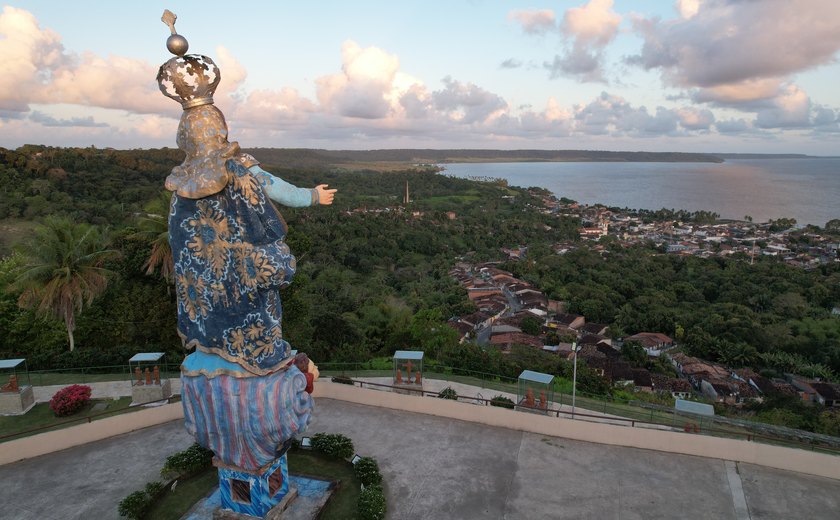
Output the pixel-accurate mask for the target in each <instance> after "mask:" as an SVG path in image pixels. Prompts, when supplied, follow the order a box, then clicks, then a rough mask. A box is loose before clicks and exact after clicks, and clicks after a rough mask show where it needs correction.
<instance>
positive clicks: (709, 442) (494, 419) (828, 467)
mask: <svg viewBox="0 0 840 520" xmlns="http://www.w3.org/2000/svg"><path fill="white" fill-rule="evenodd" d="M313 395H314V397H316V398H319V397H324V398H329V399H336V400H338V401H347V402H351V403H357V404H363V405H368V406H378V407H381V408H389V409H392V410H402V411H406V412H415V413H422V414H427V415H435V416H438V417H447V418H451V419H458V420H461V421H469V422H475V423H480V424H486V425H488V426H497V427H501V428H509V429H513V430H520V431H525V432H530V433H536V434H541V435H548V436H552V437H563V438H567V439H574V440H579V441H585V442H595V443H599V444H609V445H613V446H625V447H631V448H641V449H646V450H656V451H663V452H667V453H679V454H683V455H695V456H698V457H706V458H713V459H721V460H731V461H737V462H745V463H748V464H756V465H759V466H767V467H771V468H777V469H782V470H788V471H797V472H799V473H805V474H810V475H817V476H820V477H827V478H831V479H836V480H840V458H838V457H837V456H834V455H826V454H820V453H815V452H810V451H806V450H800V449H794V448H785V447H780V446H772V445H769V444H762V443H758V442H748V441H741V440H734V439H722V438H718V437H710V436H708V435H696V434H689V433H679V432H669V431H662V430H655V429H649V428H630V427H627V426H615V425H611V424H603V423H594V422H585V421H576V420H571V419H562V418H556V417H548V416H542V415H537V414H531V413H521V412H516V411H514V410H508V409H505V408H498V407H494V406H476V405H473V404H467V403H459V402H457V401H451V400H448V399H433V398H429V397H418V396H409V395H401V394H396V393H393V392H383V391H380V390H370V389H367V388H358V387H355V386H350V385H343V384H339V383H332V382H329V381H324V380H321V381H318V382H317V383H315V393H314V394H313ZM183 416H184V413H183V408H182V407H181V403H173V404H168V405H164V406H159V407H156V408H148V409H146V410H141V411H138V412H133V413H128V414H123V415H117V416H114V417H109V418H106V419H101V420H98V421H94V422H92V423H85V424H80V425H79V426H73V427H70V428H65V429H63V430H58V431H53V432H46V433H41V434H38V435H33V436H31V437H26V438H23V439H18V440H13V441H8V442H4V443H0V464H8V463H10V462H15V461H18V460H22V459H27V458H30V457H37V456H39V455H44V454H47V453H51V452H53V451H59V450H63V449H67V448H72V447H74V446H80V445H82V444H87V443H89V442H94V441H98V440H102V439H106V438H108V437H112V436H114V435H120V434H123V433H128V432H131V431H134V430H139V429H141V428H145V427H148V426H154V425H157V424H162V423H165V422H169V421H174V420H178V419H183Z"/></svg>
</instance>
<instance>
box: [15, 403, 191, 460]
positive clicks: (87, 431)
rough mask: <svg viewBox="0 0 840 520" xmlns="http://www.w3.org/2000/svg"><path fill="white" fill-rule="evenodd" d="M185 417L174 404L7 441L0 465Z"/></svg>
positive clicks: (179, 405) (181, 409)
mask: <svg viewBox="0 0 840 520" xmlns="http://www.w3.org/2000/svg"><path fill="white" fill-rule="evenodd" d="M183 417H184V410H183V408H182V407H181V403H173V404H166V405H162V406H156V407H154V408H146V409H145V410H138V411H136V412H132V413H126V414H122V415H115V416H113V417H106V418H104V419H99V420H96V421H93V422H89V423H83V424H80V425H78V426H70V427H68V428H63V429H61V430H54V431H49V432H44V433H39V434H36V435H30V436H29V437H24V438H22V439H15V440H11V441H6V442H3V443H0V465H2V464H8V463H10V462H16V461H19V460H23V459H30V458H32V457H38V456H40V455H46V454H47V453H52V452H54V451H60V450H66V449H67V448H74V447H76V446H81V445H83V444H88V443H91V442H96V441H101V440H103V439H107V438H109V437H113V436H115V435H122V434H123V433H129V432H133V431H135V430H139V429H141V428H147V427H149V426H155V425H158V424H163V423H167V422H169V421H174V420H176V419H183Z"/></svg>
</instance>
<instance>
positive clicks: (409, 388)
mask: <svg viewBox="0 0 840 520" xmlns="http://www.w3.org/2000/svg"><path fill="white" fill-rule="evenodd" d="M391 386H393V389H392V390H391V391H392V392H394V393H396V394H403V395H419V396H422V395H423V383H420V384H419V385H418V384H417V383H409V384H406V383H397V382H393V383H391Z"/></svg>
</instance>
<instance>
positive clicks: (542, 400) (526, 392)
mask: <svg viewBox="0 0 840 520" xmlns="http://www.w3.org/2000/svg"><path fill="white" fill-rule="evenodd" d="M553 381H554V376H553V375H551V374H543V373H542V372H534V371H532V370H523V371H522V373H521V374H519V380H518V388H517V399H516V408H517V410H525V411H529V412H543V413H546V412H547V411H548V408H549V404H550V403H551V401H553V400H554V385H553V384H552V383H553Z"/></svg>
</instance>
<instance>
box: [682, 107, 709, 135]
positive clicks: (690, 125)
mask: <svg viewBox="0 0 840 520" xmlns="http://www.w3.org/2000/svg"><path fill="white" fill-rule="evenodd" d="M677 116H679V118H680V125H681V126H682V127H683V128H686V129H688V130H708V129H709V128H710V127H711V126H712V124H713V123H714V122H715V115H714V114H713V113H712V111H711V110H708V109H700V108H695V107H683V108H680V109H679V110H677Z"/></svg>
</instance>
